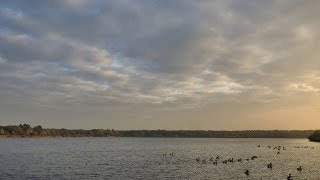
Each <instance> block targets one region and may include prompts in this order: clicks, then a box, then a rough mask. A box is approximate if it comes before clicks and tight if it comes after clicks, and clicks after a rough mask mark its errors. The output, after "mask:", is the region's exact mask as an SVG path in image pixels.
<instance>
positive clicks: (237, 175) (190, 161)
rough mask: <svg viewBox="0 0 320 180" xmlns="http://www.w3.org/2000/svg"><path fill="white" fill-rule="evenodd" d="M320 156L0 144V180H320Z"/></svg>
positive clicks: (248, 144) (182, 141) (98, 143)
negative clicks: (216, 161) (271, 165)
mask: <svg viewBox="0 0 320 180" xmlns="http://www.w3.org/2000/svg"><path fill="white" fill-rule="evenodd" d="M258 145H260V147H258ZM268 146H270V147H271V148H269V147H268ZM275 146H282V147H285V149H286V150H283V148H282V147H281V150H280V154H277V152H278V150H277V149H274V147H275ZM298 147H299V148H298ZM302 147H303V148H302ZM170 153H173V156H170ZM164 154H166V156H164ZM217 155H219V156H220V159H219V160H218V164H217V165H214V164H213V163H212V162H211V161H209V159H210V157H213V158H214V159H215V158H216V156H217ZM252 156H257V159H254V160H251V157H252ZM319 156H320V144H319V143H313V142H309V141H308V140H306V139H215V138H3V139H0V179H286V178H287V176H288V174H289V173H291V174H292V176H293V179H320V157H319ZM232 157H233V158H234V162H233V163H232V162H228V163H227V164H223V163H222V161H223V160H227V159H229V158H232ZM196 158H199V159H200V162H197V161H196ZM240 158H242V161H241V162H238V161H237V160H238V159H240ZM246 158H249V159H250V160H249V161H247V160H245V159H246ZM204 159H206V162H202V160H204ZM270 162H272V164H273V169H272V170H271V169H268V168H267V164H268V163H270ZM299 166H302V168H303V170H302V171H301V172H298V171H297V168H298V167H299ZM245 170H249V172H250V175H249V176H247V175H245V173H244V172H245Z"/></svg>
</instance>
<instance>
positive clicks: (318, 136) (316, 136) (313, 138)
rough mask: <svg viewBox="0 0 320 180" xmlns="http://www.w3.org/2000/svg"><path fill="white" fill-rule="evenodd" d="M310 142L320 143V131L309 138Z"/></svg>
mask: <svg viewBox="0 0 320 180" xmlns="http://www.w3.org/2000/svg"><path fill="white" fill-rule="evenodd" d="M309 140H310V141H315V142H320V130H317V131H315V132H314V133H313V134H311V135H310V136H309Z"/></svg>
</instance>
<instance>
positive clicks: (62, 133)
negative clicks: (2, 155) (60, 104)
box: [0, 124, 315, 138]
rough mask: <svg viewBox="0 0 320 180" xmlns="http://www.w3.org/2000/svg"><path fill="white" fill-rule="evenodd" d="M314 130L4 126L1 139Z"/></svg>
mask: <svg viewBox="0 0 320 180" xmlns="http://www.w3.org/2000/svg"><path fill="white" fill-rule="evenodd" d="M314 132H315V131H314V130H240V131H213V130H160V129H159V130H114V129H92V130H82V129H78V130H69V129H52V128H42V126H35V127H31V126H30V125H28V124H23V125H22V124H20V125H13V126H12V125H11V126H0V138H30V137H32V138H43V137H50V138H61V137H150V138H157V137H158V138H160V137H163V138H308V137H310V136H311V135H312V134H313V133H314Z"/></svg>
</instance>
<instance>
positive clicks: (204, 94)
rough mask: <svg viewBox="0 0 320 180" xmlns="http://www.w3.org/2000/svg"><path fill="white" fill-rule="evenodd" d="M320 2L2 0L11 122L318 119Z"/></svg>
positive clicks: (255, 125)
mask: <svg viewBox="0 0 320 180" xmlns="http://www.w3.org/2000/svg"><path fill="white" fill-rule="evenodd" d="M319 7H320V1H316V0H314V1H313V0H308V1H301V0H269V1H263V0H261V1H245V0H244V1H238V0H222V1H205V0H204V1H194V0H189V1H187V0H185V1H180V0H170V1H156V0H145V1H144V0H139V1H138V0H137V1H134V0H111V1H92V0H74V1H73V0H61V1H51V0H50V1H49V0H47V1H46V0H39V1H38V0H31V1H15V0H8V1H1V4H0V99H1V102H0V114H1V117H0V120H1V123H4V124H14V123H19V122H28V123H32V124H43V125H45V126H51V127H74V128H97V127H101V128H108V127H109V128H117V129H130V128H134V129H141V128H148V129H149V128H151V129H152V128H166V129H198V128H200V129H273V128H274V129H275V128H279V129H304V128H312V129H314V128H316V126H317V125H318V127H319V126H320V123H319V121H317V118H316V117H317V116H319V115H320V109H319V108H320V107H319V105H320V103H319V102H320V101H319V94H320V60H319V58H320V56H319V43H320V41H319V40H320V38H319V36H320V32H319V29H320V28H319V24H320V21H319V17H320V13H319V12H320V9H319Z"/></svg>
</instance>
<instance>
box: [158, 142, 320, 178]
mask: <svg viewBox="0 0 320 180" xmlns="http://www.w3.org/2000/svg"><path fill="white" fill-rule="evenodd" d="M257 147H258V148H261V147H262V146H261V145H257ZM266 147H267V148H269V149H271V148H273V149H274V150H277V153H276V154H277V155H279V154H280V153H281V151H285V150H287V149H286V147H283V146H274V147H272V146H266ZM295 148H297V149H299V148H304V149H307V148H310V149H314V147H309V146H295ZM163 156H164V157H166V156H167V153H165V154H163ZM169 156H170V157H173V156H174V153H173V152H171V153H169ZM257 158H258V156H251V157H247V158H233V157H232V158H227V159H225V160H221V158H220V156H219V155H217V156H216V157H215V158H214V157H210V158H209V159H208V161H207V159H200V157H197V158H196V159H195V160H196V162H197V163H203V164H206V163H212V164H213V165H216V166H217V165H218V164H219V163H222V164H228V163H234V162H240V163H241V162H243V161H253V160H255V159H257ZM267 168H268V169H270V170H272V168H273V164H272V162H270V163H268V164H267ZM296 170H297V171H298V172H302V170H303V168H302V166H299V167H298V168H297V169H296ZM244 174H245V175H247V176H250V171H249V169H246V170H245V171H244ZM292 179H293V177H292V174H291V173H290V174H289V175H288V176H287V180H292Z"/></svg>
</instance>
